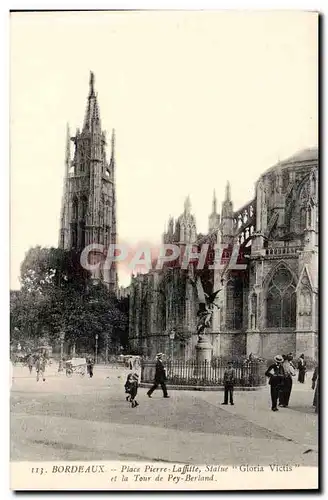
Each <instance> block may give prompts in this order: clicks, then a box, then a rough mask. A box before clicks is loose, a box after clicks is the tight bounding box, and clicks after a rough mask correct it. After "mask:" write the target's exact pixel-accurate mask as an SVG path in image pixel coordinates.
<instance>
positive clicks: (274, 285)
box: [266, 266, 296, 328]
mask: <svg viewBox="0 0 328 500" xmlns="http://www.w3.org/2000/svg"><path fill="white" fill-rule="evenodd" d="M266 305H267V311H266V313H267V314H266V319H267V327H268V328H286V327H295V325H296V296H295V286H294V280H293V276H292V274H291V273H290V271H289V270H288V269H287V268H286V267H284V266H281V267H279V269H278V270H277V271H276V272H275V274H274V275H273V277H272V278H271V280H270V282H269V285H268V291H267V304H266Z"/></svg>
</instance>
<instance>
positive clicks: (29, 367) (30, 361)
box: [27, 354, 34, 373]
mask: <svg viewBox="0 0 328 500" xmlns="http://www.w3.org/2000/svg"><path fill="white" fill-rule="evenodd" d="M33 364H34V358H33V355H32V354H30V355H29V356H28V358H27V366H28V369H29V371H30V373H32V370H33Z"/></svg>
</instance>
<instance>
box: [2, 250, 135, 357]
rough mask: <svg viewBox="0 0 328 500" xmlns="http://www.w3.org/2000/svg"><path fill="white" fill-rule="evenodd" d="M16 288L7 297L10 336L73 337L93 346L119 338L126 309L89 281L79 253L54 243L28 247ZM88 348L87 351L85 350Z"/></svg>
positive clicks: (84, 346)
mask: <svg viewBox="0 0 328 500" xmlns="http://www.w3.org/2000/svg"><path fill="white" fill-rule="evenodd" d="M21 285H22V287H21V290H20V291H19V293H18V294H12V297H11V336H12V338H14V337H15V336H16V337H17V335H18V333H17V332H19V335H23V336H24V337H33V338H38V339H40V338H41V337H42V336H43V335H44V334H45V333H46V335H47V336H48V338H49V340H50V341H53V342H57V343H58V340H59V338H60V333H61V332H64V333H65V341H66V342H68V343H70V344H74V343H76V342H78V346H79V349H84V350H87V351H89V352H93V349H94V343H95V335H96V334H97V335H98V337H99V344H98V345H99V349H102V348H103V347H104V346H105V345H107V346H108V347H111V346H113V345H114V344H117V343H120V342H121V337H122V334H123V333H124V332H126V330H127V314H126V311H124V310H122V308H120V303H119V301H118V300H117V298H116V297H115V296H114V295H112V294H111V293H110V292H109V291H108V289H107V288H106V286H105V285H104V284H102V283H98V284H94V283H93V282H92V280H91V276H90V273H89V272H88V271H86V270H85V269H84V268H83V267H82V266H81V264H80V259H79V254H78V253H76V252H73V251H64V250H62V249H56V248H41V247H36V248H31V249H30V250H29V251H28V252H27V254H26V256H25V259H24V261H23V263H22V265H21ZM90 350H91V351H90Z"/></svg>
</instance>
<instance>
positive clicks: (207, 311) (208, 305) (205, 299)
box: [196, 277, 222, 341]
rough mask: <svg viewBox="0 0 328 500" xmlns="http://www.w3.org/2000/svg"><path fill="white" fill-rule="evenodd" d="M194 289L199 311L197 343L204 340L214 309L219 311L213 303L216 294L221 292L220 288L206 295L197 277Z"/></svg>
mask: <svg viewBox="0 0 328 500" xmlns="http://www.w3.org/2000/svg"><path fill="white" fill-rule="evenodd" d="M196 288H197V293H198V300H199V309H198V312H197V316H198V322H197V334H198V341H201V340H204V336H205V330H206V328H208V327H209V326H210V325H211V319H212V316H213V312H214V307H217V308H218V309H220V308H219V306H218V305H217V304H216V303H215V299H216V297H217V294H218V293H219V292H220V291H221V290H222V288H219V289H218V290H216V291H215V292H213V293H211V294H209V295H208V294H207V293H205V292H204V289H203V285H202V282H201V280H200V278H199V277H198V278H197V281H196Z"/></svg>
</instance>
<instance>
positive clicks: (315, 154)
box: [264, 147, 319, 175]
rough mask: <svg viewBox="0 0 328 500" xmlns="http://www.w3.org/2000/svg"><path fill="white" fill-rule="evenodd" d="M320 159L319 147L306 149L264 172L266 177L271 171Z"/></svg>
mask: <svg viewBox="0 0 328 500" xmlns="http://www.w3.org/2000/svg"><path fill="white" fill-rule="evenodd" d="M318 158H319V150H318V148H317V147H313V148H306V149H302V150H300V151H298V152H297V153H295V154H293V155H292V156H290V157H289V158H286V159H285V160H282V161H279V162H278V163H276V165H273V166H272V167H270V168H268V170H266V171H265V172H264V175H265V174H267V173H268V172H270V171H271V170H275V169H276V168H285V167H288V166H290V165H292V164H293V163H303V162H304V163H306V162H310V161H318Z"/></svg>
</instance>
